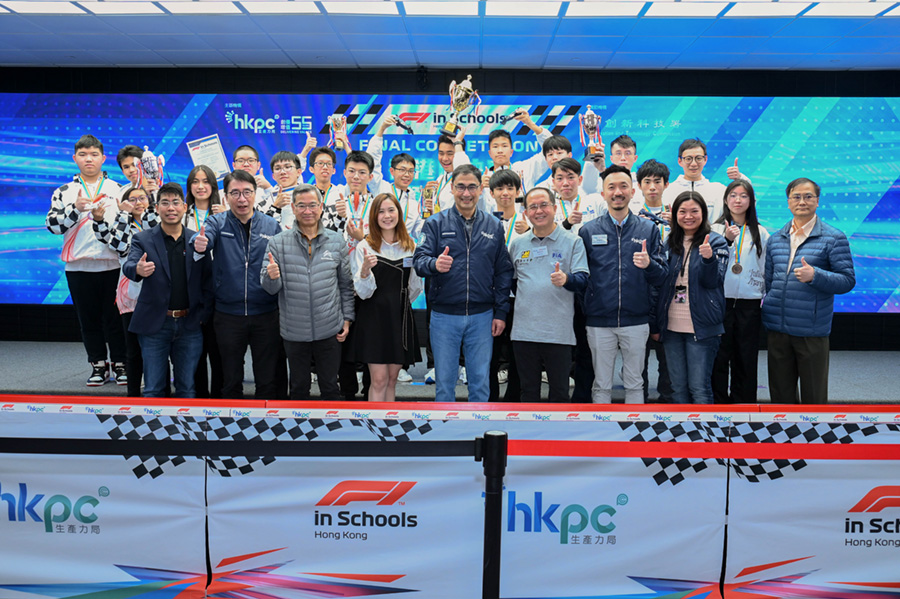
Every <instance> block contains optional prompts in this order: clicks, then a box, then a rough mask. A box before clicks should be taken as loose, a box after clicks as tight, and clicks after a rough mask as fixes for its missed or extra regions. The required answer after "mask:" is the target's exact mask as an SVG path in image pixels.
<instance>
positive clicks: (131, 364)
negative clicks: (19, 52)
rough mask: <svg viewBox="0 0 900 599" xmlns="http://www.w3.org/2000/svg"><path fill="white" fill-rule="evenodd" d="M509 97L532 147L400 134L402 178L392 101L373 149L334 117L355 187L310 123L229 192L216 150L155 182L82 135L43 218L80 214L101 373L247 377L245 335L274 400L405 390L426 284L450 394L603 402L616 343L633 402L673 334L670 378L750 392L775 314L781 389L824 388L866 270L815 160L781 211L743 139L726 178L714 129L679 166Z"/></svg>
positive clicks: (222, 384)
mask: <svg viewBox="0 0 900 599" xmlns="http://www.w3.org/2000/svg"><path fill="white" fill-rule="evenodd" d="M514 118H515V119H516V120H519V121H521V122H522V123H523V125H525V126H527V127H528V128H529V129H531V130H532V131H533V132H534V134H535V135H536V136H537V139H538V141H539V142H540V143H541V151H540V152H539V153H537V154H536V155H534V156H531V157H529V158H527V159H525V160H522V161H518V162H513V160H512V154H513V152H512V139H511V137H510V135H509V133H508V132H507V131H505V130H503V129H498V130H496V131H493V132H492V133H491V134H490V136H489V138H488V148H489V150H488V151H489V155H490V158H491V161H492V164H491V165H490V166H488V167H487V168H485V169H484V170H481V169H479V168H478V167H476V166H475V165H473V164H472V162H471V160H470V159H469V157H468V156H467V155H466V140H465V130H464V129H460V130H459V133H458V134H457V135H456V137H454V138H450V137H447V136H441V137H440V139H439V140H438V156H437V158H438V162H439V164H440V165H441V167H442V169H443V171H444V172H443V174H442V175H441V177H439V178H438V179H437V180H436V181H431V182H429V183H428V184H427V185H425V186H424V188H423V189H421V190H419V189H416V188H413V187H411V184H412V182H413V181H414V180H415V178H416V160H415V158H414V157H413V156H411V155H409V154H406V153H401V154H397V155H395V156H393V157H391V159H390V167H389V172H390V175H391V179H392V180H391V181H387V180H385V179H384V178H383V176H382V174H381V170H382V169H381V163H382V158H383V155H382V148H383V145H384V144H383V135H384V133H385V131H386V130H387V128H388V127H390V126H392V125H394V124H396V120H395V118H394V117H388V118H386V119H384V121H383V123H382V125H381V126H380V128H379V130H378V132H377V134H376V135H375V136H374V137H372V139H371V140H369V143H368V146H367V151H359V150H355V151H354V150H352V149H351V146H350V140H349V139H348V138H347V137H346V134H343V135H341V136H340V139H341V141H342V142H343V144H344V146H345V148H346V152H347V153H346V156H345V157H344V177H345V180H346V183H345V184H334V183H333V182H332V178H333V176H334V174H335V171H336V168H337V163H338V160H337V155H336V153H335V152H334V151H333V150H332V149H331V148H329V147H318V146H317V145H316V141H315V138H313V137H311V136H308V137H307V143H306V145H305V146H304V147H303V148H302V150H301V151H300V153H299V154H295V153H293V152H290V151H281V152H278V153H276V154H275V155H274V156H273V157H272V158H271V160H270V162H269V166H270V169H271V173H272V175H273V176H274V179H275V183H274V184H272V183H270V182H269V181H267V180H266V178H265V177H264V176H263V175H262V169H261V168H260V157H259V154H258V152H257V151H256V150H255V149H254V148H252V147H251V146H241V147H239V148H238V149H237V150H235V151H234V153H233V163H232V166H233V169H234V170H233V171H232V172H231V173H230V174H228V175H227V176H225V178H224V181H222V188H221V189H219V187H218V182H217V181H216V178H215V175H214V173H213V172H212V170H211V169H209V168H208V167H206V166H202V165H201V166H197V167H195V168H194V169H192V170H191V171H190V173H189V174H188V177H187V181H186V186H185V188H184V189H183V188H182V187H181V186H180V185H179V184H178V183H174V182H167V183H164V184H162V185H159V182H158V181H155V180H154V179H152V178H147V177H142V176H141V175H142V174H141V171H140V168H139V163H140V160H141V155H142V151H141V150H140V149H139V148H137V147H136V146H126V147H124V148H122V149H121V150H120V151H119V153H118V156H117V160H118V164H119V167H120V168H121V170H122V173H123V175H124V176H125V177H126V178H127V179H128V181H129V182H128V183H127V184H126V185H124V186H123V187H120V186H119V185H117V184H116V183H114V182H113V181H112V180H110V179H109V178H108V177H107V175H106V173H105V172H103V170H102V165H103V161H104V159H105V156H104V153H103V146H102V144H101V142H100V141H99V140H98V139H96V138H95V137H93V136H91V135H85V136H83V137H82V138H81V139H80V140H79V141H78V142H77V143H76V145H75V155H74V160H75V163H76V165H77V166H78V168H79V173H78V174H77V175H76V176H75V178H74V180H73V182H72V183H70V184H67V185H63V186H61V187H60V188H58V189H57V190H56V191H55V192H54V194H53V199H52V202H51V208H50V211H49V212H48V214H47V227H48V228H49V229H50V231H51V232H53V233H56V234H62V235H64V236H65V238H64V242H63V252H62V259H63V261H64V262H65V263H66V277H67V281H68V283H69V290H70V292H71V296H72V301H73V304H74V305H75V309H76V312H77V314H78V318H79V323H80V325H81V330H82V338H83V340H84V345H85V349H86V350H87V354H88V360H89V361H90V362H91V365H92V372H91V375H90V378H89V379H88V383H87V384H88V385H102V384H104V383H105V382H107V381H108V380H115V381H116V382H117V383H118V384H127V385H128V393H129V395H133V396H138V395H141V394H143V395H144V396H148V397H160V396H164V395H166V394H167V393H172V394H173V395H174V396H176V397H195V396H196V397H214V398H240V397H242V391H243V374H244V357H245V354H246V351H247V349H248V347H249V349H250V352H251V355H252V362H253V374H254V380H255V383H256V398H258V399H280V398H286V397H289V398H290V399H292V400H305V399H309V398H310V393H311V384H312V380H313V377H315V378H316V380H317V382H318V387H319V396H320V397H321V398H322V399H330V400H340V399H345V400H350V399H354V398H356V396H357V394H358V393H359V392H360V386H362V393H363V395H364V396H366V397H367V398H368V399H369V400H371V401H393V400H394V398H395V389H396V384H397V382H398V380H400V381H403V380H409V378H410V377H409V375H408V373H407V372H406V369H408V368H409V367H410V366H411V365H412V364H414V363H416V362H418V361H420V360H421V357H422V356H421V354H422V352H421V348H420V346H419V341H418V340H419V335H418V334H417V331H416V324H415V319H414V318H413V312H412V308H411V305H412V302H413V301H414V300H415V299H416V298H417V297H418V296H419V295H420V294H421V293H423V292H424V294H425V296H426V304H427V316H426V326H427V328H428V331H427V334H426V335H425V336H424V337H425V339H426V340H427V342H426V344H425V345H426V356H427V358H426V359H427V361H428V363H427V365H426V366H427V368H428V369H431V370H430V371H429V373H428V375H427V376H426V380H429V381H430V380H433V381H434V382H435V384H436V391H435V399H436V401H442V402H450V401H455V399H456V385H457V383H458V379H460V378H462V377H464V378H465V380H466V381H467V384H468V397H469V401H476V402H478V401H499V400H501V399H503V400H506V401H527V402H538V401H540V398H541V390H542V383H543V382H546V383H547V384H548V386H549V392H548V399H549V401H551V402H568V401H573V402H594V403H608V402H610V401H611V393H612V388H613V379H614V375H615V365H616V364H617V358H618V355H619V354H621V364H622V367H621V377H622V380H623V383H624V386H625V401H626V402H627V403H641V402H645V401H648V400H649V387H650V385H649V383H648V378H649V377H648V373H647V365H648V359H649V355H650V353H651V352H652V351H655V352H656V355H657V358H658V363H659V373H658V383H657V390H658V392H659V397H658V398H655V399H656V400H657V401H660V402H674V403H712V402H713V401H715V402H718V403H747V402H755V401H756V391H757V383H758V381H757V361H758V351H759V340H760V333H761V327H762V326H763V325H764V326H765V328H766V329H767V331H768V352H769V353H768V355H769V368H768V369H769V387H770V393H771V398H772V401H773V402H785V403H795V402H798V401H802V402H804V403H820V402H825V401H827V398H828V354H829V347H828V335H829V333H830V328H831V318H832V308H833V298H834V295H835V294H840V293H846V292H848V291H850V290H851V289H852V288H853V286H854V284H855V276H854V270H853V262H852V258H851V254H850V248H849V244H848V241H847V238H846V237H845V236H844V235H843V234H842V233H841V232H840V231H839V230H837V229H836V228H834V227H832V226H830V225H828V224H826V223H825V222H823V221H822V220H821V219H820V218H818V217H817V216H816V208H817V207H818V203H819V198H820V193H821V190H820V188H819V186H818V185H817V184H816V183H815V182H813V181H811V180H810V179H807V178H799V179H795V180H794V181H791V182H790V183H789V184H788V186H787V193H786V195H787V204H788V208H789V209H790V211H791V213H792V215H793V218H792V219H791V220H790V221H789V222H788V223H787V224H786V225H785V226H784V227H783V228H782V229H780V230H778V231H773V232H772V233H771V234H770V233H769V232H767V231H766V229H765V228H764V227H762V226H761V225H760V223H759V221H758V218H757V211H756V197H755V194H754V190H753V186H752V184H751V182H750V180H749V179H748V178H747V177H746V176H744V175H743V174H742V173H741V172H740V171H739V169H738V166H737V160H735V164H734V166H733V167H729V168H728V171H727V174H728V177H729V178H730V179H731V181H730V183H729V184H728V185H727V186H726V185H723V184H722V183H718V182H711V181H709V180H708V179H706V178H705V177H704V176H703V168H704V166H705V164H706V160H707V153H706V146H705V145H704V144H703V142H702V141H700V140H699V139H687V140H685V141H684V142H683V143H682V144H681V146H680V148H679V151H678V164H679V166H680V167H681V168H682V169H683V174H682V175H679V176H678V177H677V178H676V179H675V180H673V181H670V171H669V168H668V167H667V166H666V165H665V164H663V163H662V162H659V161H657V160H653V159H651V160H647V161H645V162H643V163H642V164H641V165H640V167H639V168H637V169H636V170H635V168H634V167H635V166H636V164H637V161H638V156H637V146H636V144H635V142H634V141H633V140H632V139H631V138H630V137H628V136H627V135H622V136H620V137H618V138H616V139H615V140H613V141H612V143H611V144H610V147H609V150H610V151H609V157H610V158H611V164H610V165H609V166H607V165H606V163H607V153H606V148H605V146H603V145H602V144H601V145H600V147H599V148H592V150H591V152H592V153H586V155H585V158H584V160H583V162H580V161H579V160H576V159H575V158H573V156H572V145H571V143H570V142H569V141H568V140H567V139H566V138H565V137H562V136H559V135H551V134H550V132H549V131H547V130H545V129H543V128H542V127H540V126H539V125H536V124H535V123H534V122H533V121H532V120H531V118H530V116H529V115H528V113H527V112H525V111H522V110H520V111H517V112H516V115H515V117H514ZM307 169H308V170H309V172H310V173H311V175H312V177H311V179H310V182H309V183H304V182H303V175H304V172H305V171H307ZM120 267H121V268H120ZM763 300H765V301H763ZM117 312H118V313H117ZM170 374H173V375H174V387H175V388H174V391H170V390H169V381H170V378H169V377H170ZM142 379H143V393H142V391H141V381H142ZM503 379H505V381H506V383H507V386H506V392H505V395H504V396H503V397H501V394H500V381H502V380H503ZM570 381H572V382H573V384H574V389H572V388H571V385H570ZM798 381H799V393H798Z"/></svg>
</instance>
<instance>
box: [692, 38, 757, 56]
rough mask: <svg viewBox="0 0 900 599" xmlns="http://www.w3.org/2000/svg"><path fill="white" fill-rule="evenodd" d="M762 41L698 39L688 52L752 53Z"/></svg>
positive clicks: (749, 39)
mask: <svg viewBox="0 0 900 599" xmlns="http://www.w3.org/2000/svg"><path fill="white" fill-rule="evenodd" d="M764 41H766V38H764V37H698V38H697V39H696V40H695V41H694V43H693V44H691V47H690V48H688V50H690V52H691V54H700V53H702V52H709V53H712V54H716V53H719V54H733V53H738V54H740V53H745V52H752V51H753V50H755V49H756V48H758V47H759V45H760V44H762V43H763V42H764Z"/></svg>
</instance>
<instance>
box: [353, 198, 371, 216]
mask: <svg viewBox="0 0 900 599" xmlns="http://www.w3.org/2000/svg"><path fill="white" fill-rule="evenodd" d="M358 193H359V192H354V194H353V197H356V198H357V200H358V198H359V196H358V195H357V194H358ZM370 199H371V197H370V196H368V195H367V196H366V199H365V201H364V202H363V205H362V211H361V212H358V211H357V209H358V208H359V205H358V204H357V206H356V207H355V208H354V206H353V202H352V198H351V203H350V212H351V214H353V218H356V219H359V220H362V219H363V218H365V216H366V210H367V209H368V207H369V200H370Z"/></svg>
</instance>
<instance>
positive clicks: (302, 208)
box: [294, 202, 319, 212]
mask: <svg viewBox="0 0 900 599" xmlns="http://www.w3.org/2000/svg"><path fill="white" fill-rule="evenodd" d="M318 207H319V204H318V202H317V203H315V204H294V208H296V209H297V211H298V212H312V211H313V210H315V209H316V208H318Z"/></svg>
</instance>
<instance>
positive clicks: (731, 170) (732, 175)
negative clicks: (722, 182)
mask: <svg viewBox="0 0 900 599" xmlns="http://www.w3.org/2000/svg"><path fill="white" fill-rule="evenodd" d="M737 161H738V159H737V158H735V159H734V166H729V167H728V170H727V171H725V174H726V175H728V178H729V179H733V180H735V181H737V180H738V179H740V178H741V171H740V170H738V165H737Z"/></svg>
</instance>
